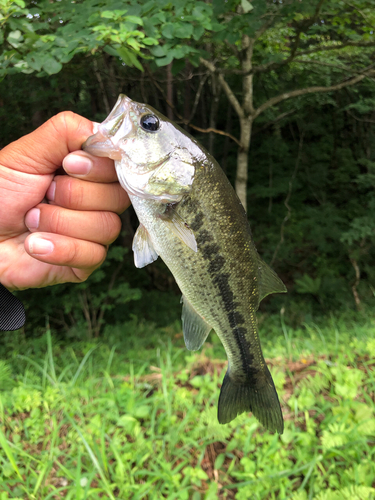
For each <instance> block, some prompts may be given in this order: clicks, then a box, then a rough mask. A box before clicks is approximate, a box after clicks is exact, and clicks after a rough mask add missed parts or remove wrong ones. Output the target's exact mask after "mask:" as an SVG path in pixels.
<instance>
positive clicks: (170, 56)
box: [155, 50, 173, 67]
mask: <svg viewBox="0 0 375 500" xmlns="http://www.w3.org/2000/svg"><path fill="white" fill-rule="evenodd" d="M172 61H173V51H172V50H171V51H170V52H169V53H168V54H167V55H166V56H165V57H161V58H160V59H155V63H156V66H159V67H161V66H167V65H168V64H170V63H171V62H172Z"/></svg>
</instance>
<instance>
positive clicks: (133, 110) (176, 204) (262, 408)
mask: <svg viewBox="0 0 375 500" xmlns="http://www.w3.org/2000/svg"><path fill="white" fill-rule="evenodd" d="M82 149H83V150H84V151H86V152H88V153H90V154H92V155H96V156H106V157H109V158H112V159H113V160H114V161H115V168H116V173H117V176H118V180H119V182H120V184H121V186H122V187H123V188H124V189H125V190H126V191H127V193H128V195H129V198H130V200H131V202H132V204H133V207H134V209H135V212H136V214H137V216H138V219H139V227H138V229H137V231H136V233H135V235H134V240H133V245H132V249H133V252H134V262H135V266H136V267H138V268H142V267H144V266H146V265H147V264H150V263H151V262H154V261H155V260H156V259H157V258H158V257H159V256H160V257H161V259H162V260H163V261H164V262H165V264H166V265H167V266H168V268H169V269H170V271H171V272H172V274H173V276H174V278H175V280H176V282H177V284H178V286H179V288H180V290H181V292H182V299H181V302H182V329H183V335H184V340H185V345H186V347H187V349H189V350H191V351H196V350H198V349H200V348H201V347H202V345H203V344H204V342H205V340H206V338H207V336H208V334H209V333H210V331H211V330H214V331H215V332H216V334H217V335H218V336H219V338H220V341H221V342H222V344H223V346H224V349H225V351H226V354H227V358H228V369H227V372H226V374H225V376H224V379H223V382H222V386H221V391H220V396H219V401H218V421H219V423H221V424H226V423H229V422H231V421H232V420H233V419H235V418H236V417H237V416H238V415H240V414H242V413H244V412H252V413H253V415H254V416H255V417H256V418H257V419H258V421H259V422H260V423H261V424H262V425H263V426H264V427H265V428H266V429H268V430H269V431H271V432H278V433H279V434H282V433H283V429H284V421H283V416H282V411H281V407H280V402H279V398H278V395H277V392H276V388H275V385H274V382H273V379H272V376H271V374H270V371H269V369H268V367H267V365H266V362H265V360H264V357H263V353H262V349H261V344H260V339H259V334H258V328H257V319H256V311H257V309H258V307H259V303H260V301H261V300H262V299H263V298H264V297H266V296H267V295H269V294H270V293H283V292H286V288H285V285H284V284H283V282H282V281H281V280H280V278H279V277H278V276H277V275H276V273H275V272H274V271H273V270H272V269H271V268H270V267H269V266H268V265H267V264H266V263H265V262H264V261H263V260H262V259H261V258H260V257H259V255H258V252H257V250H256V248H255V245H254V242H253V239H252V235H251V230H250V225H249V222H248V219H247V215H246V212H245V209H244V208H243V206H242V204H241V202H240V200H239V198H238V197H237V195H236V193H235V191H234V189H233V187H232V185H231V184H230V182H229V180H228V179H227V177H226V175H225V174H224V172H223V170H222V169H221V167H220V166H219V164H218V163H217V162H216V160H215V159H214V158H213V157H212V156H211V155H210V154H209V152H208V151H207V150H206V149H205V148H204V147H203V146H201V145H200V144H199V143H198V142H197V140H196V139H195V138H194V137H192V136H191V135H189V134H188V133H187V132H186V131H185V130H183V129H182V128H181V127H179V126H178V125H177V124H175V123H173V122H172V121H171V120H169V119H168V118H166V117H165V116H163V115H162V114H161V113H159V112H158V111H157V110H155V109H154V108H152V107H151V106H148V105H146V104H142V103H138V102H135V101H132V100H131V99H130V98H129V97H127V96H125V95H123V94H121V95H120V96H119V98H118V100H117V102H116V104H115V106H114V108H113V109H112V111H111V113H110V114H109V115H108V117H107V118H106V119H105V120H104V121H103V122H102V123H101V124H99V125H98V131H97V132H96V134H94V135H92V136H90V137H89V138H88V139H87V140H86V141H85V143H84V144H83V146H82Z"/></svg>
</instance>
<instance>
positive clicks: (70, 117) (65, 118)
mask: <svg viewBox="0 0 375 500" xmlns="http://www.w3.org/2000/svg"><path fill="white" fill-rule="evenodd" d="M76 117H77V115H76V114H75V113H73V111H61V112H60V113H57V115H55V116H53V117H52V118H51V119H50V120H51V125H52V126H53V127H54V128H55V130H56V132H58V133H60V134H61V132H62V131H64V132H65V131H67V130H68V128H69V123H74V121H75V120H76Z"/></svg>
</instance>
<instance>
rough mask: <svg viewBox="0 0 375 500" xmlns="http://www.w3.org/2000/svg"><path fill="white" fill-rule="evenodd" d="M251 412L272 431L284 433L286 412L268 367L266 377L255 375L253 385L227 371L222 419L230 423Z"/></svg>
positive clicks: (224, 383) (223, 391)
mask: <svg viewBox="0 0 375 500" xmlns="http://www.w3.org/2000/svg"><path fill="white" fill-rule="evenodd" d="M249 411H251V412H252V413H253V415H254V416H255V417H256V418H257V419H258V420H259V422H260V423H261V424H262V425H264V427H265V428H266V429H268V430H269V431H271V432H276V431H277V432H278V433H279V434H282V433H283V430H284V420H283V414H282V412H281V407H280V402H279V398H278V396H277V392H276V389H275V385H274V383H273V380H272V377H271V374H270V372H269V370H268V368H267V367H265V369H264V372H263V373H262V376H258V377H256V378H253V380H252V383H251V384H250V383H248V382H244V383H240V382H236V381H234V380H233V379H231V376H230V373H229V370H228V371H227V373H226V374H225V377H224V380H223V384H222V386H221V391H220V397H219V405H218V420H219V422H220V423H221V424H227V423H228V422H230V421H231V420H233V419H234V418H236V417H237V415H240V414H241V413H244V412H249Z"/></svg>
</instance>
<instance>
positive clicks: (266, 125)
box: [252, 109, 296, 135]
mask: <svg viewBox="0 0 375 500" xmlns="http://www.w3.org/2000/svg"><path fill="white" fill-rule="evenodd" d="M295 112H296V110H295V109H292V110H291V111H285V113H281V114H280V115H279V116H277V117H276V118H275V119H274V120H270V121H269V122H267V123H266V124H265V125H263V127H259V128H258V129H255V130H254V131H253V133H252V135H256V134H259V132H263V130H265V129H266V128H268V127H269V126H270V125H274V124H275V123H277V122H279V121H280V120H282V119H283V118H286V117H287V116H290V115H292V114H294V113H295Z"/></svg>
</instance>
